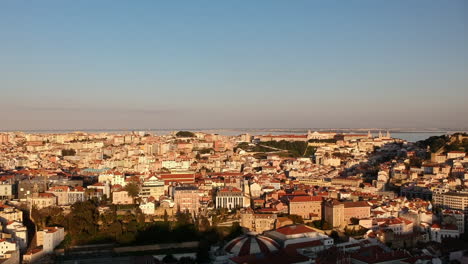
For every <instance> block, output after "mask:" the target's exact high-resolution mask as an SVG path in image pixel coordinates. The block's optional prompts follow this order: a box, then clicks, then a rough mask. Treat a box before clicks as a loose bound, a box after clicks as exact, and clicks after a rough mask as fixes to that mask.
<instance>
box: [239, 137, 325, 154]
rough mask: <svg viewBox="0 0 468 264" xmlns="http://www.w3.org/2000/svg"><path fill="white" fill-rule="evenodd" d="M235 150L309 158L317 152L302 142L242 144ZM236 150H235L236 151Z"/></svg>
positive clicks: (282, 141) (283, 141)
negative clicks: (283, 153)
mask: <svg viewBox="0 0 468 264" xmlns="http://www.w3.org/2000/svg"><path fill="white" fill-rule="evenodd" d="M237 148H240V149H243V150H245V151H247V152H263V153H266V152H277V154H278V155H279V154H280V153H282V152H285V153H286V155H281V156H287V157H310V156H312V155H314V153H315V151H316V150H317V149H316V148H315V147H310V146H308V143H307V142H303V141H285V140H281V141H265V142H260V143H258V144H252V143H247V142H242V143H239V144H238V145H237ZM237 148H236V149H237Z"/></svg>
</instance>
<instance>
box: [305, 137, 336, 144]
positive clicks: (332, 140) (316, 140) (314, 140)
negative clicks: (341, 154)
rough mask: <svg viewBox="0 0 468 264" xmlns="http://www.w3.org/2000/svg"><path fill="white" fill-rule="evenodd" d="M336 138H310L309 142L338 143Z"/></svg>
mask: <svg viewBox="0 0 468 264" xmlns="http://www.w3.org/2000/svg"><path fill="white" fill-rule="evenodd" d="M336 141H337V140H336V139H334V138H329V139H309V143H336Z"/></svg>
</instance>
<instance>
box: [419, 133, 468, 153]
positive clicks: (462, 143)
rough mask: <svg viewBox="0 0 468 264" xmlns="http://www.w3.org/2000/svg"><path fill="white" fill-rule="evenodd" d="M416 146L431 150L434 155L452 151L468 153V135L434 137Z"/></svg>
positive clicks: (421, 141) (456, 134)
mask: <svg viewBox="0 0 468 264" xmlns="http://www.w3.org/2000/svg"><path fill="white" fill-rule="evenodd" d="M416 144H417V145H418V146H420V147H422V148H427V147H428V146H429V149H430V150H431V152H432V153H438V154H439V153H445V152H450V151H465V152H468V134H467V133H455V134H453V135H450V136H449V135H442V136H433V137H429V138H427V139H425V140H420V141H418V142H416Z"/></svg>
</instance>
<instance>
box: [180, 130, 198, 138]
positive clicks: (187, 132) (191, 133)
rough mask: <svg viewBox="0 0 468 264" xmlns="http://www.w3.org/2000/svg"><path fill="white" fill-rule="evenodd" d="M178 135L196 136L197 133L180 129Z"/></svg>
mask: <svg viewBox="0 0 468 264" xmlns="http://www.w3.org/2000/svg"><path fill="white" fill-rule="evenodd" d="M176 136H177V137H195V134H194V133H193V132H190V131H179V132H177V133H176Z"/></svg>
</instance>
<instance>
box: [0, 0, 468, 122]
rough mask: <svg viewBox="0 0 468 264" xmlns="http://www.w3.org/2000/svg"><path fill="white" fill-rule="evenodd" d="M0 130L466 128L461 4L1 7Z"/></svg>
mask: <svg viewBox="0 0 468 264" xmlns="http://www.w3.org/2000/svg"><path fill="white" fill-rule="evenodd" d="M0 32H1V34H0V97H1V98H2V100H1V104H0V130H10V129H18V130H20V129H122V128H130V129H131V128H236V127H243V128H249V127H250V128H261V127H303V128H307V127H316V128H317V127H322V128H338V127H416V128H425V127H441V128H442V127H443V128H467V127H468V104H467V103H466V99H467V98H468V4H467V2H466V1H462V0H460V1H455V0H454V1H322V2H318V1H232V2H231V1H178V2H173V1H171V2H159V1H137V2H135V1H2V2H0Z"/></svg>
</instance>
